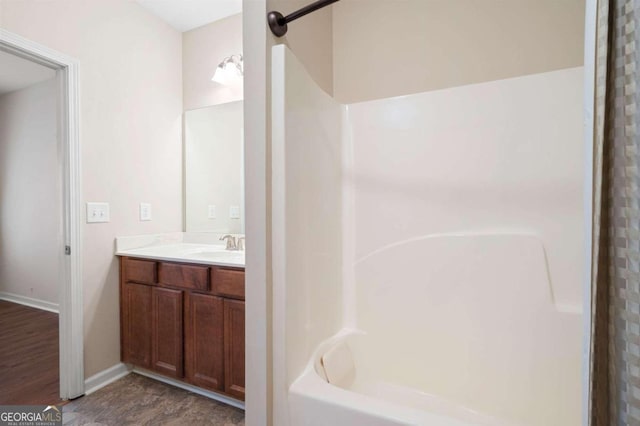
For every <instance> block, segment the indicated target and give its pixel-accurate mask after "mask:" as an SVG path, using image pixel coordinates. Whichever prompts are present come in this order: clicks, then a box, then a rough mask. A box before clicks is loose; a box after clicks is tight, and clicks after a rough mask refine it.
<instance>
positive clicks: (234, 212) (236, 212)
mask: <svg viewBox="0 0 640 426" xmlns="http://www.w3.org/2000/svg"><path fill="white" fill-rule="evenodd" d="M229 218H230V219H240V206H230V207H229Z"/></svg>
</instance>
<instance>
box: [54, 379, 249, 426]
mask: <svg viewBox="0 0 640 426" xmlns="http://www.w3.org/2000/svg"><path fill="white" fill-rule="evenodd" d="M62 423H63V424H64V425H65V426H81V425H92V426H102V425H105V426H107V425H113V426H125V425H132V426H133V425H135V426H143V425H149V426H158V425H162V426H198V425H217V426H244V411H243V410H240V409H239V408H234V407H231V406H228V405H226V404H223V403H221V402H217V401H213V400H211V399H209V398H205V397H204V396H200V395H197V394H195V393H193V392H188V391H186V390H183V389H179V388H176V387H174V386H170V385H167V384H164V383H161V382H158V381H156V380H152V379H149V378H147V377H144V376H140V375H138V374H134V373H132V374H129V375H127V376H125V377H123V378H122V379H120V380H118V381H115V382H113V383H111V384H110V385H107V386H105V387H104V388H102V389H100V390H98V391H96V392H94V393H92V394H91V395H87V396H83V397H82V398H78V399H76V400H73V401H71V402H69V403H68V404H67V405H65V406H64V407H62Z"/></svg>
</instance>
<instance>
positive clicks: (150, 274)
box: [122, 257, 157, 284]
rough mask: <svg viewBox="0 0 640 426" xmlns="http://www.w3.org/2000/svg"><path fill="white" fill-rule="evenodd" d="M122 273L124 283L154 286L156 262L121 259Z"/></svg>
mask: <svg viewBox="0 0 640 426" xmlns="http://www.w3.org/2000/svg"><path fill="white" fill-rule="evenodd" d="M122 271H123V277H124V281H125V282H136V283H142V284H155V283H156V282H157V279H156V278H157V275H156V271H157V268H156V262H152V261H149V260H138V259H131V258H128V257H124V258H122Z"/></svg>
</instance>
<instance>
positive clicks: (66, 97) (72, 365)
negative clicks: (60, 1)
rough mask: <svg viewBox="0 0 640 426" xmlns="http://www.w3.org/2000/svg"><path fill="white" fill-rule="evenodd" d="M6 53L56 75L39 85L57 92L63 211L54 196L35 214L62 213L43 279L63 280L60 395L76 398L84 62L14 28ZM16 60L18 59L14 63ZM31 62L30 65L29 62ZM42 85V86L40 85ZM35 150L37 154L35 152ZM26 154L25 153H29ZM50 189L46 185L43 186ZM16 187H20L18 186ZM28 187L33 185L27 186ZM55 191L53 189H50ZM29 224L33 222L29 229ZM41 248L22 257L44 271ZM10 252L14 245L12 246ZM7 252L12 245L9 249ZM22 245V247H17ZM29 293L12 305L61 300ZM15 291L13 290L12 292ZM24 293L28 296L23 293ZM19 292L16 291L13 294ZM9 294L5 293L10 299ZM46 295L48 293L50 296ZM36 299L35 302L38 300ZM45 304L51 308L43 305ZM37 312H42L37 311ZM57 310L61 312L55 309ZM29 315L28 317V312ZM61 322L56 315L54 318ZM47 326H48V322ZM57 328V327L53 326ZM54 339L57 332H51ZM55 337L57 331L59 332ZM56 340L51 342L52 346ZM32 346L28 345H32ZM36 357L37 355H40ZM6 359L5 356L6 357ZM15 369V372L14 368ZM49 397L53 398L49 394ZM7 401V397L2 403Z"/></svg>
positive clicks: (79, 388) (3, 47) (2, 46)
mask: <svg viewBox="0 0 640 426" xmlns="http://www.w3.org/2000/svg"><path fill="white" fill-rule="evenodd" d="M0 54H2V55H4V58H5V60H6V61H7V63H13V64H14V66H17V65H15V64H17V63H18V62H16V61H17V60H21V61H23V62H22V63H23V64H24V65H25V66H27V67H28V65H37V66H39V68H34V67H31V68H32V69H38V70H40V71H42V73H43V74H47V72H48V73H49V74H50V75H51V76H52V78H51V81H49V82H48V83H47V82H45V80H46V79H45V80H43V81H42V82H40V84H38V86H42V85H45V86H46V85H47V84H50V86H49V87H46V90H49V91H52V92H53V93H57V94H58V96H57V100H56V101H55V102H56V105H54V107H55V108H56V111H57V114H56V119H55V121H56V123H55V124H56V134H57V137H56V138H55V139H54V141H53V142H52V143H55V144H56V145H57V147H56V151H57V162H56V163H57V164H55V165H54V169H55V170H54V171H56V172H57V176H58V187H57V191H56V194H55V195H54V196H53V198H52V199H53V200H54V201H53V202H54V203H55V199H56V197H57V199H58V201H59V209H58V212H55V210H56V207H55V206H53V207H52V210H51V211H49V207H50V204H51V201H49V202H46V203H43V206H42V208H37V211H36V212H35V215H36V216H35V217H36V218H37V217H38V216H37V215H38V214H42V215H43V216H42V217H46V216H47V215H49V217H52V216H56V214H55V213H57V222H58V228H57V232H58V234H59V237H60V238H59V239H58V240H56V243H55V244H56V246H57V247H54V248H53V251H52V253H53V255H52V256H51V257H53V259H48V260H49V261H50V262H51V270H53V271H55V272H53V273H54V274H55V275H56V276H55V277H53V278H48V277H46V276H42V277H41V280H48V279H49V280H52V281H55V282H57V284H58V285H57V291H55V293H56V296H55V298H56V299H57V305H58V306H57V309H58V318H57V324H58V337H57V342H58V347H59V358H58V363H59V399H61V400H65V399H73V398H76V397H79V396H81V395H83V394H84V368H83V325H82V315H83V309H82V285H81V278H82V270H81V253H82V248H81V235H80V218H81V205H80V201H81V175H80V143H79V131H78V67H77V63H76V61H75V60H74V59H72V58H70V57H68V56H66V55H63V54H61V53H59V52H56V51H54V50H51V49H49V48H47V47H45V46H42V45H39V44H37V43H34V42H32V41H30V40H27V39H25V38H23V37H20V36H18V35H16V34H13V33H11V32H8V31H5V30H2V29H0ZM12 60H13V62H11V61H12ZM25 61H26V62H28V63H29V64H27V63H26V62H25ZM38 89H42V88H41V87H38ZM26 114H27V115H29V114H31V112H27V113H26ZM29 127H30V128H31V129H30V131H32V130H34V129H35V128H36V127H37V126H35V125H32V126H29ZM23 148H24V147H23ZM34 155H35V153H34ZM23 157H25V155H23ZM31 167H33V168H35V167H37V165H35V164H32V165H31ZM25 180H26V179H22V180H20V181H19V182H22V183H24V182H25ZM42 188H44V186H43V187H42ZM14 189H15V188H14ZM26 190H27V191H28V189H26ZM48 195H51V194H48ZM26 229H28V224H27V228H26ZM39 248H40V247H38V245H37V244H34V247H23V248H22V256H24V257H27V258H30V257H31V259H30V260H31V261H32V262H33V264H32V265H31V270H32V271H36V272H42V268H40V267H39V265H38V260H37V258H36V256H35V253H36V252H37V250H38V249H39ZM8 249H9V250H10V251H12V250H13V249H14V247H8ZM3 250H4V251H5V252H6V251H7V248H6V247H5V248H4V249H3ZM16 250H17V249H16ZM34 282H37V280H35V281H34ZM26 290H27V293H26V294H24V293H23V294H22V295H20V294H18V296H17V297H14V300H11V302H19V303H17V304H16V303H12V307H13V308H14V309H17V308H16V306H14V305H20V306H24V305H28V304H31V305H32V307H33V306H36V307H37V308H39V310H40V311H42V312H44V311H46V308H47V307H49V308H50V309H49V310H54V311H55V305H56V303H54V302H50V303H51V304H50V305H47V303H46V302H47V300H44V302H45V303H43V304H40V306H37V305H38V304H39V302H38V301H42V298H41V299H38V298H37V297H29V295H30V294H31V295H33V296H35V293H39V294H41V295H44V294H48V295H49V297H48V298H49V299H51V294H52V293H51V289H50V288H49V289H46V288H37V285H35V284H34V285H33V286H30V287H28V288H27V289H26ZM6 293H9V294H11V292H6ZM20 296H22V297H20ZM8 297H9V298H10V297H13V296H8ZM6 298H7V296H6V294H5V299H6ZM44 299H46V297H44ZM34 301H35V302H34ZM43 308H45V309H43ZM21 313H22V314H27V316H28V315H29V313H31V314H33V313H34V312H33V310H32V311H21ZM35 313H36V314H37V313H38V312H35ZM54 315H55V314H54ZM25 318H26V317H25ZM43 321H44V322H43V323H42V324H47V321H49V324H50V322H51V318H48V319H43ZM54 321H55V319H54ZM45 327H46V326H45ZM49 328H51V327H49ZM29 332H30V331H29V330H21V331H20V330H17V329H16V330H14V333H18V335H20V336H24V335H26V334H27V333H29ZM49 338H51V336H49ZM54 340H55V336H54ZM52 346H53V345H51V344H50V345H49V348H50V349H53V348H52ZM27 351H28V349H27ZM13 355H14V356H16V359H18V358H25V357H26V355H22V356H17V355H16V354H13ZM34 356H35V354H34ZM1 361H5V360H1ZM2 365H3V366H4V367H3V368H11V366H10V365H6V364H5V363H2ZM9 374H12V372H10V373H9ZM38 374H43V375H44V374H47V373H44V372H40V371H37V370H32V372H31V373H30V378H33V377H34V376H36V375H38ZM47 398H48V397H47ZM0 403H4V402H0ZM34 403H43V402H41V401H34Z"/></svg>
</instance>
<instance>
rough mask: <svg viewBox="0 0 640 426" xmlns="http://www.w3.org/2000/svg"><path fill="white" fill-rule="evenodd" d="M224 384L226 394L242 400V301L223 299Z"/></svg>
mask: <svg viewBox="0 0 640 426" xmlns="http://www.w3.org/2000/svg"><path fill="white" fill-rule="evenodd" d="M224 350H225V382H224V383H225V386H224V390H225V392H226V393H227V394H229V395H231V396H233V397H235V398H238V399H241V400H243V401H244V302H243V301H240V300H229V299H225V301H224Z"/></svg>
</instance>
